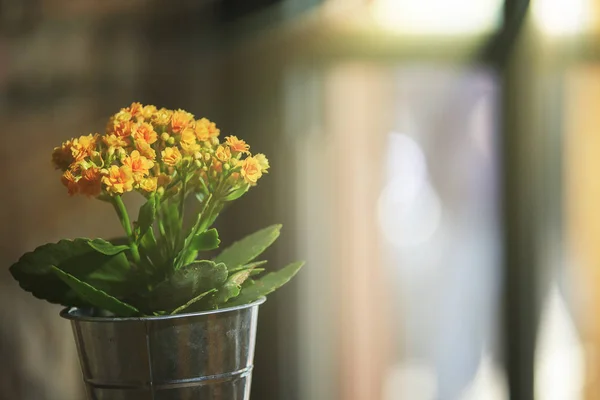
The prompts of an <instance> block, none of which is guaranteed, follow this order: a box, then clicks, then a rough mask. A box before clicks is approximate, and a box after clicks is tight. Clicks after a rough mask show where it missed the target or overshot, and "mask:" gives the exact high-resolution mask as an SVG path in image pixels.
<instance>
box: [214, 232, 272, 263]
mask: <svg viewBox="0 0 600 400" xmlns="http://www.w3.org/2000/svg"><path fill="white" fill-rule="evenodd" d="M280 230H281V225H271V226H269V227H266V228H264V229H261V230H260V231H258V232H254V233H253V234H251V235H248V236H246V237H245V238H243V239H242V240H240V241H238V242H235V243H233V244H232V245H231V246H229V247H228V248H226V249H225V250H223V251H222V252H221V254H219V255H218V256H217V257H216V258H215V262H218V263H219V262H221V263H224V264H225V265H227V268H228V269H231V270H235V269H236V268H238V267H239V266H241V265H244V264H247V263H249V262H250V261H252V260H254V259H255V258H256V257H258V256H259V255H260V254H261V253H262V252H263V251H265V250H266V249H267V248H268V247H269V246H270V245H271V244H273V242H274V241H275V240H277V238H278V237H279V232H280Z"/></svg>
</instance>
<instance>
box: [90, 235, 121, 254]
mask: <svg viewBox="0 0 600 400" xmlns="http://www.w3.org/2000/svg"><path fill="white" fill-rule="evenodd" d="M88 243H89V245H90V246H91V247H92V249H94V250H96V251H97V252H99V253H102V254H105V255H107V256H114V255H115V254H119V253H121V252H123V251H125V250H129V246H127V245H119V246H115V245H114V244H112V243H110V242H107V241H106V240H103V239H93V240H89V241H88Z"/></svg>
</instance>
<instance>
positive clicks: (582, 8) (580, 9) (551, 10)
mask: <svg viewBox="0 0 600 400" xmlns="http://www.w3.org/2000/svg"><path fill="white" fill-rule="evenodd" d="M532 13H533V18H534V20H535V23H536V24H537V26H538V27H539V28H540V29H541V30H542V31H543V32H544V33H545V34H547V35H551V36H561V35H572V34H577V33H580V32H582V31H584V30H585V29H586V28H587V26H588V25H589V18H590V16H591V10H590V1H589V0H536V1H534V2H533V10H532Z"/></svg>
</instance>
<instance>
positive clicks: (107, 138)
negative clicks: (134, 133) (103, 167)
mask: <svg viewBox="0 0 600 400" xmlns="http://www.w3.org/2000/svg"><path fill="white" fill-rule="evenodd" d="M102 141H103V142H104V143H106V145H107V146H108V147H114V148H118V147H126V146H127V145H129V143H127V139H125V138H124V137H120V136H117V135H114V134H113V135H104V136H103V137H102Z"/></svg>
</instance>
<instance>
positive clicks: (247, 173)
mask: <svg viewBox="0 0 600 400" xmlns="http://www.w3.org/2000/svg"><path fill="white" fill-rule="evenodd" d="M240 165H241V166H242V169H241V170H240V175H242V177H243V178H244V181H245V182H246V183H249V184H251V185H255V184H256V182H257V181H258V179H259V178H260V177H261V176H262V172H261V169H260V164H259V163H258V161H257V160H256V158H254V157H247V158H246V159H244V160H242V161H241V162H240Z"/></svg>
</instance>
